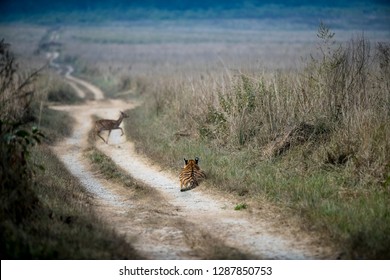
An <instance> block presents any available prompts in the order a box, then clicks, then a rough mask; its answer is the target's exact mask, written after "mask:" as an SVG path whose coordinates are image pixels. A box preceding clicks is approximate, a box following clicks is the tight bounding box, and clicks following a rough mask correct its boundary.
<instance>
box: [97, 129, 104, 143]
mask: <svg viewBox="0 0 390 280" xmlns="http://www.w3.org/2000/svg"><path fill="white" fill-rule="evenodd" d="M96 135H97V136H99V137H100V139H102V140H103V142H104V143H106V140H104V138H103V137H102V136H101V135H100V131H99V132H97V133H96V134H95V138H96Z"/></svg>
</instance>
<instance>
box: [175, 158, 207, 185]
mask: <svg viewBox="0 0 390 280" xmlns="http://www.w3.org/2000/svg"><path fill="white" fill-rule="evenodd" d="M198 163H199V158H198V157H195V160H193V159H190V160H187V159H185V158H184V167H183V169H182V170H181V172H180V175H179V179H180V191H181V192H184V191H187V190H190V189H193V188H195V187H197V186H198V185H199V181H201V180H202V179H205V178H206V174H205V173H204V172H203V171H202V170H200V168H199V165H198Z"/></svg>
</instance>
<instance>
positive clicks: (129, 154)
mask: <svg viewBox="0 0 390 280" xmlns="http://www.w3.org/2000/svg"><path fill="white" fill-rule="evenodd" d="M57 56H58V55H56V54H50V55H48V58H50V59H51V60H50V62H51V66H52V67H54V68H58V67H61V66H60V65H58V64H56V63H54V59H55V58H56V57H57ZM62 72H65V71H62ZM71 72H72V68H71V67H70V66H69V67H67V71H66V74H65V75H64V78H65V79H66V80H67V81H68V82H69V83H70V84H71V85H72V87H74V88H75V89H76V92H78V94H79V95H80V96H81V97H85V96H86V93H85V90H88V91H90V92H92V93H93V94H94V97H95V98H94V99H95V100H93V101H88V102H87V103H85V104H84V105H74V106H57V107H53V108H54V109H57V110H64V111H67V112H69V113H70V114H71V116H73V117H74V119H75V121H76V122H75V126H74V130H73V134H72V135H71V136H70V137H69V138H67V139H64V140H63V141H62V142H60V143H58V144H56V146H54V147H53V150H54V151H55V153H56V154H57V156H58V157H59V158H60V159H61V160H62V161H63V162H64V164H65V165H66V166H67V168H68V169H69V170H70V171H71V172H72V174H73V175H74V176H75V177H77V178H78V179H79V180H80V182H81V184H82V185H83V186H84V187H85V188H86V189H87V190H88V191H89V192H90V193H91V194H92V195H93V196H94V199H95V202H96V203H95V204H94V207H95V210H96V211H97V212H98V213H99V215H100V216H101V217H102V219H103V220H104V221H105V222H106V223H107V224H108V225H109V226H111V227H112V228H113V229H114V230H116V231H117V232H119V233H121V234H123V235H124V236H125V237H126V239H127V240H128V241H129V242H131V243H132V245H133V246H134V247H135V248H136V249H137V250H139V252H140V253H141V254H142V255H143V256H145V257H146V258H148V259H210V258H217V259H223V258H233V259H242V258H247V259H248V258H249V259H329V258H334V256H335V251H334V249H332V248H330V247H326V246H324V245H320V244H322V243H321V240H319V238H318V237H316V236H310V235H309V234H308V233H306V232H303V231H302V230H300V229H299V228H297V227H296V226H294V223H291V224H289V223H286V222H285V221H283V222H279V221H278V215H277V214H276V213H272V212H271V213H270V212H269V210H267V209H264V210H263V211H264V213H262V212H261V211H256V212H250V211H246V210H243V211H235V210H234V205H235V202H234V201H231V200H230V199H229V197H228V196H226V197H224V196H222V195H220V196H216V195H215V194H210V192H209V191H208V190H207V189H206V188H205V186H202V185H201V186H200V187H198V188H196V189H194V190H191V191H187V192H180V190H179V180H178V176H177V174H170V173H168V172H166V171H163V170H162V169H161V167H160V166H158V165H156V164H154V163H152V161H151V160H150V159H148V158H145V157H142V156H141V155H139V154H137V153H136V152H135V149H134V145H133V143H131V142H129V141H128V140H126V137H125V136H122V137H121V136H120V131H119V130H113V131H112V133H111V136H110V138H109V143H108V144H106V143H103V141H101V140H100V139H99V138H96V139H97V140H96V144H95V145H96V147H97V148H98V149H99V150H100V151H102V152H103V153H104V154H106V155H107V156H109V157H110V158H111V159H112V160H113V161H114V162H115V163H116V164H117V165H118V166H119V167H120V168H122V169H123V170H124V171H125V172H127V173H128V174H130V175H131V176H132V177H133V178H135V179H136V180H137V181H139V182H141V184H142V185H143V186H145V187H144V188H141V189H131V188H126V187H124V186H121V185H117V184H114V183H113V182H110V181H107V180H105V179H103V178H102V176H100V175H99V174H98V173H96V171H94V170H92V168H91V166H90V164H89V162H88V160H86V159H85V150H86V149H87V148H88V146H89V145H90V144H88V133H89V132H90V130H91V128H92V125H93V122H92V117H93V116H94V115H97V116H99V117H101V118H107V119H116V118H117V117H118V115H119V111H121V110H122V111H123V110H127V109H132V108H134V107H135V106H136V105H137V104H136V103H135V102H134V101H128V102H125V101H122V100H108V99H104V98H103V97H104V95H103V92H102V91H101V90H100V89H98V88H97V87H96V86H94V85H91V84H90V83H88V82H86V81H83V80H81V79H78V78H75V77H73V76H72V75H71ZM125 121H131V119H125ZM103 137H104V138H105V139H106V137H107V134H105V133H103ZM179 171H180V170H178V172H179ZM265 208H266V207H265Z"/></svg>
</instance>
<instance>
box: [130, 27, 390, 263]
mask: <svg viewBox="0 0 390 280" xmlns="http://www.w3.org/2000/svg"><path fill="white" fill-rule="evenodd" d="M333 36H334V34H333V33H332V32H331V31H330V30H329V29H328V28H327V27H326V26H325V25H320V28H319V30H318V37H319V40H320V41H321V44H320V48H319V49H318V53H315V54H313V55H312V56H311V58H310V59H309V60H308V62H307V64H306V66H305V68H303V69H301V70H297V72H288V71H285V72H275V73H264V74H259V73H256V72H251V71H245V72H244V71H240V72H229V71H227V73H226V75H223V77H222V78H221V77H218V76H213V75H212V74H210V75H200V76H198V78H194V76H193V79H192V80H191V81H189V80H188V79H183V80H180V78H177V77H176V78H172V79H169V78H166V80H164V82H162V83H161V84H160V85H159V86H158V87H155V88H152V89H151V92H149V94H148V95H146V96H145V103H144V106H142V107H140V108H137V109H135V110H133V111H132V112H130V114H131V116H130V119H131V120H132V121H129V122H127V126H128V127H127V131H128V133H130V134H131V138H132V139H133V140H134V141H135V142H136V144H137V148H138V149H139V150H140V151H143V152H144V153H146V154H147V155H148V156H150V157H151V158H153V159H154V160H155V161H157V162H164V163H165V164H167V165H168V166H169V167H170V168H172V170H175V171H176V172H177V170H179V164H178V159H180V158H182V157H183V156H184V157H187V156H188V157H193V156H194V155H198V156H199V157H200V158H201V159H202V163H201V166H202V168H203V169H204V170H205V171H206V173H207V175H208V182H209V183H212V185H213V186H214V187H215V188H217V189H219V190H221V191H224V192H229V193H232V194H234V195H236V196H237V201H238V202H240V204H239V205H244V204H243V203H245V200H248V201H251V202H252V204H250V203H248V205H247V204H245V205H247V206H248V207H260V206H261V201H262V200H263V199H266V200H268V201H271V202H273V203H275V204H276V205H278V206H280V207H281V208H282V209H284V210H285V211H286V213H289V214H290V213H294V214H295V215H299V216H301V218H302V221H303V226H304V227H306V228H308V229H311V230H316V231H318V232H321V233H325V234H326V235H327V236H329V237H330V239H331V240H333V242H336V243H338V244H339V246H340V247H341V248H342V250H343V252H344V253H345V256H346V257H347V258H373V259H378V258H384V259H388V258H389V257H390V255H389V252H390V142H389V139H390V88H389V81H390V45H389V44H388V43H377V44H375V45H372V44H370V42H369V41H368V40H366V39H365V38H364V37H362V36H360V37H356V38H354V39H352V40H350V41H348V42H346V43H344V44H338V43H334V42H333V41H334V38H333ZM256 200H257V201H258V204H257V203H256ZM237 207H238V208H240V209H241V208H242V207H241V206H240V207H239V206H238V205H237Z"/></svg>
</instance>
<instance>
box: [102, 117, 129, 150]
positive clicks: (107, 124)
mask: <svg viewBox="0 0 390 280" xmlns="http://www.w3.org/2000/svg"><path fill="white" fill-rule="evenodd" d="M128 117H129V116H128V115H126V114H125V113H123V112H120V116H119V119H117V120H106V119H103V120H97V121H96V122H95V137H96V135H97V136H99V137H100V138H101V139H102V140H103V141H104V143H107V144H108V138H109V137H110V133H111V130H114V129H120V130H121V131H122V134H121V136H122V135H123V130H122V128H121V127H119V126H120V124H121V123H122V120H123V119H124V118H128ZM103 130H108V136H107V141H105V140H104V138H103V137H102V136H101V135H100V133H101V132H102V131H103Z"/></svg>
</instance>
